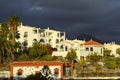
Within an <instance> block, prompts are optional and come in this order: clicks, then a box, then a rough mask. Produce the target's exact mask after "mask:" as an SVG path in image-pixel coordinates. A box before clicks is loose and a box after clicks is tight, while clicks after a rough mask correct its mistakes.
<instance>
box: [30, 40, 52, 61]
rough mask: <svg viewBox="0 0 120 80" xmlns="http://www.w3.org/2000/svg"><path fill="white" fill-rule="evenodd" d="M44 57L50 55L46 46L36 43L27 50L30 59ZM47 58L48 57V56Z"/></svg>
mask: <svg viewBox="0 0 120 80" xmlns="http://www.w3.org/2000/svg"><path fill="white" fill-rule="evenodd" d="M46 55H50V54H49V52H48V49H47V47H46V45H44V44H41V43H39V42H36V43H34V44H33V46H32V47H31V48H29V56H30V57H31V58H32V59H42V58H43V57H45V56H46ZM48 57H49V56H48Z"/></svg>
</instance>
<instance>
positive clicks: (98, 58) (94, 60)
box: [89, 53, 102, 66]
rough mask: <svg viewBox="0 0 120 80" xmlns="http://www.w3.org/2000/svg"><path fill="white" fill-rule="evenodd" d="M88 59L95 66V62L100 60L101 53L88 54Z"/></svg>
mask: <svg viewBox="0 0 120 80" xmlns="http://www.w3.org/2000/svg"><path fill="white" fill-rule="evenodd" d="M89 57H90V60H91V61H92V62H93V65H94V66H96V64H97V62H98V61H100V59H101V57H102V56H101V55H98V53H92V54H91V55H89Z"/></svg>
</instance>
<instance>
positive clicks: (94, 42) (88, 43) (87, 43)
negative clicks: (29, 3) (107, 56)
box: [84, 39, 103, 46]
mask: <svg viewBox="0 0 120 80" xmlns="http://www.w3.org/2000/svg"><path fill="white" fill-rule="evenodd" d="M84 45H99V46H102V45H103V44H102V43H99V42H96V41H93V40H92V39H91V40H89V41H87V42H85V43H84Z"/></svg>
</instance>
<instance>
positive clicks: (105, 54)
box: [103, 48, 111, 58]
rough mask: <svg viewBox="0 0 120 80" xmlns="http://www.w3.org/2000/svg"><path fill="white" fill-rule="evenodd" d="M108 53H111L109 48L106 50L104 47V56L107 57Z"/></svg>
mask: <svg viewBox="0 0 120 80" xmlns="http://www.w3.org/2000/svg"><path fill="white" fill-rule="evenodd" d="M110 53H111V50H108V49H106V48H104V52H103V56H104V58H106V57H109V56H110Z"/></svg>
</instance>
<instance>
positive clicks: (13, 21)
mask: <svg viewBox="0 0 120 80" xmlns="http://www.w3.org/2000/svg"><path fill="white" fill-rule="evenodd" d="M20 25H21V21H20V19H19V17H17V16H10V17H9V19H8V20H7V26H8V28H9V31H10V32H9V36H8V39H9V41H11V44H10V45H11V47H10V48H9V53H10V54H11V57H12V60H14V52H15V51H16V43H17V42H16V39H18V38H20V37H19V35H20V34H19V33H18V31H17V27H18V26H20ZM17 47H18V46H17Z"/></svg>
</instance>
